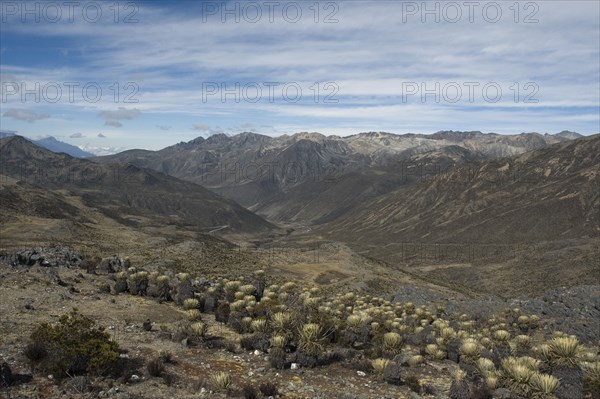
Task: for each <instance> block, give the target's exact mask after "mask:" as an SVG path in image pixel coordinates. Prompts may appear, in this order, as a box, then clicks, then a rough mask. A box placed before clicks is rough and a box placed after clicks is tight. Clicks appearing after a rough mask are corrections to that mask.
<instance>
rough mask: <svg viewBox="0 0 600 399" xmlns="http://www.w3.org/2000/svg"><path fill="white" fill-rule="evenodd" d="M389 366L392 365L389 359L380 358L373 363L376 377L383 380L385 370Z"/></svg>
mask: <svg viewBox="0 0 600 399" xmlns="http://www.w3.org/2000/svg"><path fill="white" fill-rule="evenodd" d="M388 364H390V360H389V359H383V358H379V359H375V360H373V361H371V366H373V371H374V372H375V375H376V376H377V378H378V379H382V378H383V372H384V371H385V368H386V367H387V366H388Z"/></svg>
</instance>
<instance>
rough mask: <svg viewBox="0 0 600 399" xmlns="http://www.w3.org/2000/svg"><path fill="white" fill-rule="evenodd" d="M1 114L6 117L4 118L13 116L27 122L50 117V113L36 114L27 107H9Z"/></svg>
mask: <svg viewBox="0 0 600 399" xmlns="http://www.w3.org/2000/svg"><path fill="white" fill-rule="evenodd" d="M2 116H4V117H6V118H13V119H17V120H20V121H25V122H29V123H33V122H35V121H39V120H42V119H48V118H50V115H48V114H46V113H44V114H38V113H36V112H33V111H30V110H27V109H10V110H8V111H6V112H5V113H4V114H2Z"/></svg>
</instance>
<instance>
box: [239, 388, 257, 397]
mask: <svg viewBox="0 0 600 399" xmlns="http://www.w3.org/2000/svg"><path fill="white" fill-rule="evenodd" d="M242 392H243V393H244V399H258V391H257V390H256V388H254V385H252V384H244V386H243V387H242Z"/></svg>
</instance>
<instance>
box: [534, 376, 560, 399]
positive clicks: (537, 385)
mask: <svg viewBox="0 0 600 399" xmlns="http://www.w3.org/2000/svg"><path fill="white" fill-rule="evenodd" d="M529 385H530V387H531V396H532V397H533V398H539V399H552V398H554V397H555V396H554V391H556V388H558V385H559V381H558V378H556V377H554V376H551V375H548V374H542V373H538V372H535V373H533V375H532V376H531V378H530V379H529Z"/></svg>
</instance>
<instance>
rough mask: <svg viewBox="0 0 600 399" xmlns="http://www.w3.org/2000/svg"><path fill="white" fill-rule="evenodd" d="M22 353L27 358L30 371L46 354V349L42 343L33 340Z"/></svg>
mask: <svg viewBox="0 0 600 399" xmlns="http://www.w3.org/2000/svg"><path fill="white" fill-rule="evenodd" d="M23 355H25V357H26V358H27V359H28V360H29V363H30V367H31V372H33V371H34V369H35V366H36V365H37V364H39V363H40V362H41V361H42V360H44V359H46V357H47V356H48V350H46V346H45V345H44V343H42V342H39V341H33V342H31V343H29V344H28V345H27V346H26V347H25V349H24V350H23Z"/></svg>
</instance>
